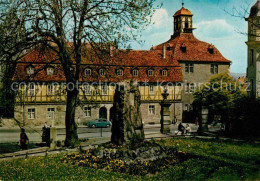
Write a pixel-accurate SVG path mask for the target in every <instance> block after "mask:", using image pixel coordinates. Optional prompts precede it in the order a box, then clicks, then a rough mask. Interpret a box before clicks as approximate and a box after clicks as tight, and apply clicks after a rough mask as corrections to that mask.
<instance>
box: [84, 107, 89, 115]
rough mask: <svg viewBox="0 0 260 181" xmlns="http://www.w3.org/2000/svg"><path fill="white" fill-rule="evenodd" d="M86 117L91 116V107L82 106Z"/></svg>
mask: <svg viewBox="0 0 260 181" xmlns="http://www.w3.org/2000/svg"><path fill="white" fill-rule="evenodd" d="M84 112H85V116H86V117H91V107H84Z"/></svg>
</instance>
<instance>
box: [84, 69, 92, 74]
mask: <svg viewBox="0 0 260 181" xmlns="http://www.w3.org/2000/svg"><path fill="white" fill-rule="evenodd" d="M91 74H92V70H91V69H90V68H86V69H85V75H86V76H90V75H91Z"/></svg>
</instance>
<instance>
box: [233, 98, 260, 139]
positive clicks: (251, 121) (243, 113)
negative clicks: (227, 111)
mask: <svg viewBox="0 0 260 181" xmlns="http://www.w3.org/2000/svg"><path fill="white" fill-rule="evenodd" d="M235 105H236V106H235V108H234V109H233V114H232V118H231V125H232V130H231V131H232V134H233V135H234V136H240V137H258V138H259V137H260V132H259V130H260V122H259V120H260V111H259V109H260V99H252V98H250V97H248V96H243V97H241V98H239V99H237V100H236V101H235Z"/></svg>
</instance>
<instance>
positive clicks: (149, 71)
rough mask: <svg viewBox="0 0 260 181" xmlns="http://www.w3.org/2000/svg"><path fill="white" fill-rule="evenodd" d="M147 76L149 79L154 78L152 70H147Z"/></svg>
mask: <svg viewBox="0 0 260 181" xmlns="http://www.w3.org/2000/svg"><path fill="white" fill-rule="evenodd" d="M148 76H149V77H152V76H154V70H152V69H149V70H148Z"/></svg>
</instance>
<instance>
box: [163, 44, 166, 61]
mask: <svg viewBox="0 0 260 181" xmlns="http://www.w3.org/2000/svg"><path fill="white" fill-rule="evenodd" d="M165 58H166V47H165V44H163V59H165Z"/></svg>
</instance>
